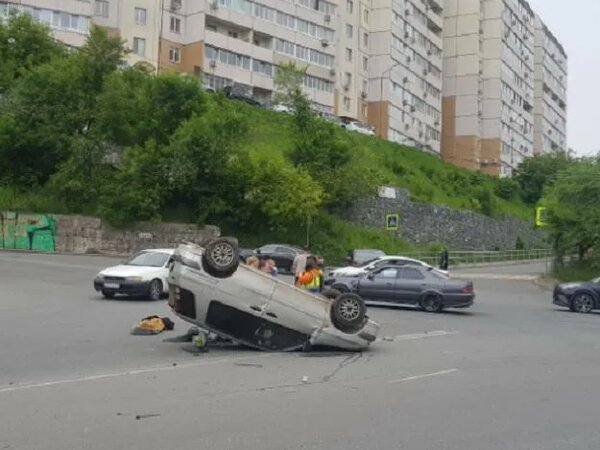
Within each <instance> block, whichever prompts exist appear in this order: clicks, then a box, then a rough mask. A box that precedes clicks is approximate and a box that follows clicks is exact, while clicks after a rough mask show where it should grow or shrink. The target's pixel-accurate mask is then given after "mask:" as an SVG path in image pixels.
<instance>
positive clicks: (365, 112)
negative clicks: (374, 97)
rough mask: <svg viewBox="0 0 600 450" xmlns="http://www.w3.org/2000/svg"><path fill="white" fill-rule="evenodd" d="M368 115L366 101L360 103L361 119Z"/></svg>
mask: <svg viewBox="0 0 600 450" xmlns="http://www.w3.org/2000/svg"><path fill="white" fill-rule="evenodd" d="M368 115H369V112H368V105H367V104H366V103H363V104H362V116H363V119H366V118H367V116H368Z"/></svg>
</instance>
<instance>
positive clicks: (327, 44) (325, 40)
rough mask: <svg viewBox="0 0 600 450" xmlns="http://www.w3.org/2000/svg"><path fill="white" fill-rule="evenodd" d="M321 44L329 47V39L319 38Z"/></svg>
mask: <svg viewBox="0 0 600 450" xmlns="http://www.w3.org/2000/svg"><path fill="white" fill-rule="evenodd" d="M321 46H323V47H329V41H328V40H327V39H321Z"/></svg>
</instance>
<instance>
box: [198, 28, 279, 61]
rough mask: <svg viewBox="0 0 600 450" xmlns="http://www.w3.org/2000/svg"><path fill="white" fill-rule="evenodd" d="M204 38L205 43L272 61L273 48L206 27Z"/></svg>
mask: <svg viewBox="0 0 600 450" xmlns="http://www.w3.org/2000/svg"><path fill="white" fill-rule="evenodd" d="M204 39H205V43H206V44H208V45H213V46H215V47H219V48H222V49H225V50H229V51H231V52H235V53H240V54H242V55H247V56H251V57H252V58H255V59H260V60H261V61H266V62H270V63H272V62H273V50H271V49H268V48H264V47H260V46H256V45H254V44H253V43H250V42H249V41H244V40H241V39H239V38H235V37H230V36H228V35H226V34H223V33H219V32H217V31H212V30H208V29H207V30H206V31H205V35H204Z"/></svg>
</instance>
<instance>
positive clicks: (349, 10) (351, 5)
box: [346, 0, 354, 14]
mask: <svg viewBox="0 0 600 450" xmlns="http://www.w3.org/2000/svg"><path fill="white" fill-rule="evenodd" d="M346 12H347V13H348V14H352V13H353V12H354V2H353V1H352V0H346Z"/></svg>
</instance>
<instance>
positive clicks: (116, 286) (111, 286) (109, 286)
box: [104, 283, 121, 289]
mask: <svg viewBox="0 0 600 450" xmlns="http://www.w3.org/2000/svg"><path fill="white" fill-rule="evenodd" d="M104 287H105V288H106V289H119V288H120V287H121V286H120V285H119V283H104Z"/></svg>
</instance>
